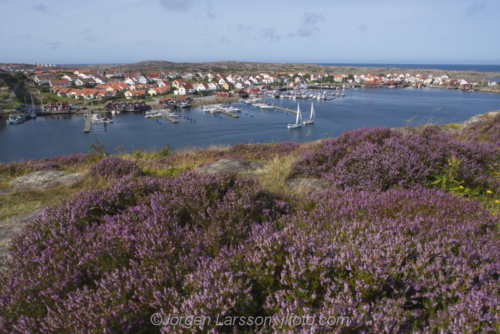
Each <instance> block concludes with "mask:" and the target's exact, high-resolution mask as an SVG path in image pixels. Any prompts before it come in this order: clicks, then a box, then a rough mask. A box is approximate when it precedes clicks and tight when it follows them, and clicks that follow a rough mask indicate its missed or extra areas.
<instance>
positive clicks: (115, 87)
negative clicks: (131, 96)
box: [106, 82, 128, 92]
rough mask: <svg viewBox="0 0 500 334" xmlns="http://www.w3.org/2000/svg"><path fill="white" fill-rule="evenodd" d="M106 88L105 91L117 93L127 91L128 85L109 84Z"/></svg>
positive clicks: (122, 83) (121, 83)
mask: <svg viewBox="0 0 500 334" xmlns="http://www.w3.org/2000/svg"><path fill="white" fill-rule="evenodd" d="M107 86H108V88H107V89H106V90H116V91H118V92H124V91H126V90H127V89H128V85H127V84H126V83H124V82H110V83H108V85H107Z"/></svg>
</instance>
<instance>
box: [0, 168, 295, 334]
mask: <svg viewBox="0 0 500 334" xmlns="http://www.w3.org/2000/svg"><path fill="white" fill-rule="evenodd" d="M289 210H290V209H289V205H288V204H287V203H286V202H282V201H280V200H278V199H277V198H274V197H273V196H271V195H270V194H267V193H264V192H262V191H260V189H259V187H258V185H257V184H256V182H255V181H252V180H250V179H242V178H236V177H235V176H213V175H203V176H202V175H197V174H195V173H185V174H179V175H178V177H176V178H164V179H160V178H149V177H144V178H141V179H140V180H137V179H131V178H123V179H121V180H119V181H116V182H115V183H113V184H112V185H111V186H110V188H109V189H107V190H104V191H93V192H84V193H81V194H79V195H78V196H75V198H74V199H71V200H69V201H68V202H66V203H65V204H63V205H60V206H56V207H50V208H48V209H46V210H45V212H44V213H43V214H42V216H40V217H38V218H37V219H35V220H34V221H33V222H32V224H31V225H30V226H29V227H28V228H27V229H26V230H25V231H24V232H23V233H22V234H21V235H18V236H16V237H15V238H14V242H13V247H12V249H11V253H12V255H13V260H12V261H10V265H11V266H12V268H11V270H10V273H9V275H8V276H5V277H2V278H1V279H0V328H1V329H0V331H2V330H3V331H5V332H12V331H14V328H15V329H16V330H17V331H19V332H47V333H53V332H63V331H70V330H71V331H76V332H82V331H83V332H85V331H87V329H89V328H91V329H92V331H93V332H99V333H101V332H102V333H106V332H129V333H145V332H152V331H154V329H155V328H154V327H152V325H151V323H150V322H149V317H150V316H151V314H152V313H154V311H155V310H160V309H163V310H165V311H168V310H173V307H179V306H180V305H181V303H182V300H183V298H184V297H182V295H184V294H185V293H186V292H185V291H184V289H183V288H182V285H183V284H184V283H183V282H184V281H185V280H186V277H187V275H188V274H190V273H192V272H193V271H194V270H195V269H196V268H198V266H201V263H202V262H203V261H205V260H207V259H210V258H216V257H218V256H219V254H220V252H221V250H223V249H225V248H226V247H229V248H231V247H237V246H238V245H239V244H240V243H241V242H243V241H244V240H246V238H247V237H248V235H249V234H250V233H251V229H252V227H253V226H254V225H259V224H262V223H263V222H266V221H276V219H277V218H278V217H280V216H281V215H282V214H286V213H289Z"/></svg>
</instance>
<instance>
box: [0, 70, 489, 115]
mask: <svg viewBox="0 0 500 334" xmlns="http://www.w3.org/2000/svg"><path fill="white" fill-rule="evenodd" d="M1 71H3V72H5V73H8V74H15V75H17V76H18V77H19V78H21V79H22V80H24V82H27V83H29V84H31V89H27V90H26V91H28V92H29V94H30V95H31V94H33V95H35V103H36V104H39V105H41V106H42V107H41V108H40V110H39V111H38V112H39V113H40V112H45V113H61V112H63V113H64V112H69V111H71V110H74V109H81V108H82V106H83V105H94V106H96V105H100V106H103V107H104V108H106V109H117V108H119V109H124V110H127V109H129V110H130V109H131V110H140V111H143V110H144V109H145V108H146V106H147V105H146V102H152V103H154V104H158V105H170V106H177V105H179V104H180V103H183V102H184V101H185V100H186V99H187V98H189V99H190V98H193V97H201V96H207V95H208V96H216V97H232V96H240V97H247V96H248V94H252V93H259V92H261V91H263V90H264V91H266V90H267V91H270V90H278V89H281V90H285V89H286V90H292V89H300V88H322V87H323V88H329V87H330V88H331V87H335V86H344V87H345V86H349V87H367V88H400V87H413V88H423V87H439V88H451V89H462V90H475V89H476V88H477V87H491V88H496V86H497V85H498V83H497V80H494V79H491V80H488V79H482V80H481V81H480V82H478V81H476V82H474V81H469V80H466V79H463V78H457V77H451V76H450V75H448V74H446V73H443V74H441V75H432V74H428V75H423V74H419V73H416V74H411V73H409V72H407V71H403V70H402V71H401V72H392V73H378V74H373V73H366V74H343V73H332V72H326V71H318V72H309V71H296V72H290V71H281V72H260V73H252V74H250V73H248V74H241V73H238V74H236V73H231V72H224V73H222V72H215V71H195V72H188V71H185V72H181V71H162V70H150V71H128V72H126V71H123V70H121V69H95V68H67V67H61V66H56V65H48V64H1V65H0V72H1ZM20 75H22V76H20ZM25 86H26V87H27V86H28V85H25ZM14 88H15V87H14ZM8 89H9V87H5V86H4V87H0V90H1V91H0V105H2V104H3V109H7V107H8V106H6V104H5V102H6V101H5V100H6V99H7V95H8V93H9V91H8ZM25 95H27V94H26V92H25ZM18 102H19V103H22V102H23V101H19V96H18ZM0 109H2V108H1V107H0Z"/></svg>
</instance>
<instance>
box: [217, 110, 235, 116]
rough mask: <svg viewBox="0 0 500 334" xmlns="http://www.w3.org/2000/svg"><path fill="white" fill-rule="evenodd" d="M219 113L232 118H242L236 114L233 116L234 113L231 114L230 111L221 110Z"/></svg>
mask: <svg viewBox="0 0 500 334" xmlns="http://www.w3.org/2000/svg"><path fill="white" fill-rule="evenodd" d="M219 112H221V113H222V114H225V115H228V116H231V117H232V118H240V116H238V115H236V114H233V113H230V112H229V111H225V110H219Z"/></svg>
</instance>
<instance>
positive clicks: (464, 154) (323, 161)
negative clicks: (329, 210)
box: [294, 128, 500, 191]
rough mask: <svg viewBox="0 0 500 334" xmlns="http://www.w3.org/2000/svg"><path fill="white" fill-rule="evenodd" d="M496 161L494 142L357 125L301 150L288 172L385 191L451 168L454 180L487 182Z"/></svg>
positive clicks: (499, 154) (425, 182) (426, 183)
mask: <svg viewBox="0 0 500 334" xmlns="http://www.w3.org/2000/svg"><path fill="white" fill-rule="evenodd" d="M450 161H454V163H455V166H453V165H452V164H450ZM499 162H500V151H499V150H498V149H497V148H496V147H495V146H494V145H488V144H479V143H474V142H468V143H462V142H458V141H455V140H453V139H451V137H450V136H448V135H445V134H442V133H441V132H439V130H437V129H433V128H428V129H425V130H424V131H423V133H422V134H419V135H412V134H409V135H406V136H405V135H403V134H401V133H399V132H396V131H391V130H390V129H388V128H363V129H359V130H354V131H349V132H346V133H344V134H342V136H340V137H339V138H336V139H329V140H325V141H324V142H323V143H322V145H321V146H320V147H319V148H318V149H316V150H313V151H309V152H306V153H304V154H303V156H302V158H301V159H300V160H299V161H297V163H296V164H295V166H294V171H295V172H296V174H298V175H302V176H306V177H323V178H325V179H328V180H330V181H331V183H332V184H333V185H334V186H335V187H337V188H339V189H348V188H352V189H356V190H373V191H375V190H382V191H385V190H388V189H390V188H392V187H400V188H407V189H412V188H418V187H431V186H432V182H433V181H435V180H436V178H438V177H439V176H441V175H445V174H446V173H447V171H448V170H449V169H450V168H452V167H453V168H454V177H455V178H456V180H463V181H464V183H465V184H464V185H466V186H468V187H483V188H486V187H489V186H491V184H490V183H491V182H493V183H494V184H495V185H496V183H495V182H494V181H492V180H491V173H490V166H491V165H494V164H497V163H499Z"/></svg>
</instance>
